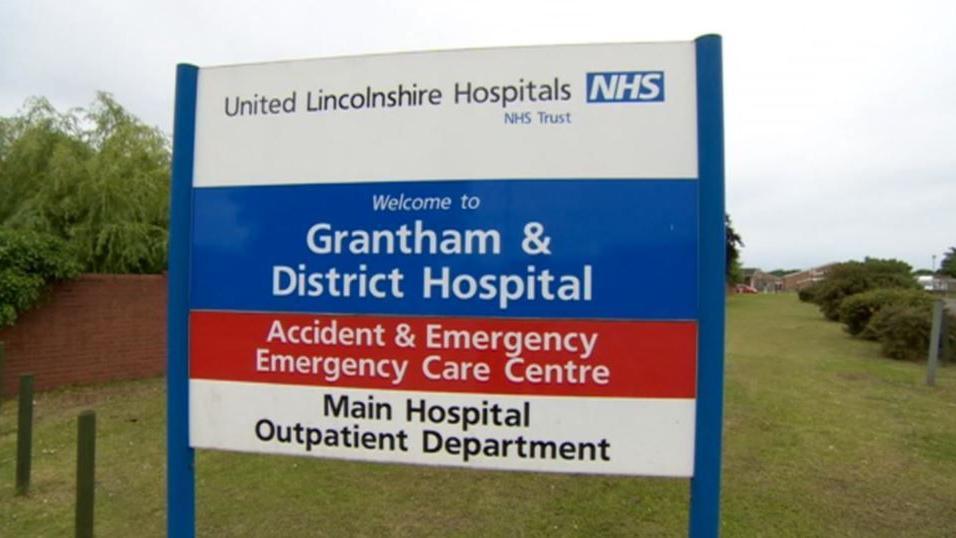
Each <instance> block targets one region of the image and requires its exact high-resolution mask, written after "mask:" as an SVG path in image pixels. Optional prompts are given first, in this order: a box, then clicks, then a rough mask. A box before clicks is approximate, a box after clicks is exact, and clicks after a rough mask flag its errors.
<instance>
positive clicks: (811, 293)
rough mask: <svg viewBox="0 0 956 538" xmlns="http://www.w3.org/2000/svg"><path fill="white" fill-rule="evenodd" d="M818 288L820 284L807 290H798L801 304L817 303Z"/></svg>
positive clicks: (806, 288) (813, 285)
mask: <svg viewBox="0 0 956 538" xmlns="http://www.w3.org/2000/svg"><path fill="white" fill-rule="evenodd" d="M817 286H818V284H811V285H809V286H807V287H805V288H802V289H800V290H797V297H798V298H799V299H800V301H801V302H804V303H815V302H817V298H816V295H817Z"/></svg>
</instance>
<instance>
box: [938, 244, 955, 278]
mask: <svg viewBox="0 0 956 538" xmlns="http://www.w3.org/2000/svg"><path fill="white" fill-rule="evenodd" d="M939 272H940V273H942V274H944V275H946V276H951V277H953V278H956V247H950V249H949V252H947V253H946V254H945V255H943V263H941V264H940V266H939Z"/></svg>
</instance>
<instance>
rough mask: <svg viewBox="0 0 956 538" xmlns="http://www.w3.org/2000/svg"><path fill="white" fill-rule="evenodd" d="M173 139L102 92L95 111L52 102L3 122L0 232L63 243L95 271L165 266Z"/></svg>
mask: <svg viewBox="0 0 956 538" xmlns="http://www.w3.org/2000/svg"><path fill="white" fill-rule="evenodd" d="M169 163H170V149H169V141H168V139H167V137H166V136H165V135H164V134H163V133H162V132H161V131H159V130H158V129H156V128H154V127H149V126H147V125H145V124H143V123H142V122H141V121H139V120H138V119H137V118H136V117H135V116H133V115H132V114H130V113H129V112H127V111H126V110H125V109H124V108H123V107H122V106H121V105H119V103H117V102H116V101H115V100H114V99H113V98H112V96H110V95H109V94H106V93H99V94H98V95H97V97H96V100H95V101H94V102H93V104H92V105H91V106H90V107H89V108H88V109H85V110H84V109H72V110H69V111H67V112H62V113H61V112H58V111H57V110H56V109H54V108H53V107H52V106H51V105H50V103H49V102H48V101H46V100H44V99H32V100H30V101H28V102H27V104H26V107H25V111H24V112H23V113H21V114H20V115H18V116H16V117H13V118H4V119H2V120H0V225H2V226H3V227H5V228H9V229H15V230H24V231H35V232H39V233H44V234H49V235H52V236H54V237H57V238H59V239H61V240H63V241H65V242H67V243H68V244H69V245H71V248H72V249H73V251H74V252H75V253H76V256H77V259H78V260H79V262H80V264H81V267H82V269H83V270H84V271H88V272H108V273H157V272H161V271H163V270H164V269H165V267H166V245H167V233H166V230H167V228H168V216H167V215H168V203H169V202H168V200H169Z"/></svg>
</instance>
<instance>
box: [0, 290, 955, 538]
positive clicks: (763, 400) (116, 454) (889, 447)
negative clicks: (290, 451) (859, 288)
mask: <svg viewBox="0 0 956 538" xmlns="http://www.w3.org/2000/svg"><path fill="white" fill-rule="evenodd" d="M727 346H728V358H727V383H726V417H725V418H726V420H725V427H724V447H725V450H724V489H723V529H724V535H725V536H867V537H869V536H900V535H906V536H956V368H951V367H950V368H944V369H942V371H941V374H940V376H939V379H938V385H937V387H935V388H929V387H926V386H925V385H924V384H923V376H924V374H925V369H924V366H923V365H919V364H912V363H901V362H895V361H891V360H888V359H883V358H881V357H879V350H878V347H877V346H876V345H874V344H872V343H870V342H863V341H860V340H854V339H851V338H849V337H847V336H845V335H844V334H843V333H842V331H841V328H840V326H839V325H838V324H835V323H828V322H825V321H824V320H823V319H822V318H821V317H820V315H819V314H818V313H817V312H816V310H815V308H814V307H812V306H809V305H806V304H801V303H799V302H798V301H797V300H796V298H795V297H794V296H792V295H779V296H768V295H752V296H735V297H733V298H731V300H730V302H729V305H728V339H727ZM164 405H165V400H164V388H163V382H162V381H161V380H147V381H141V382H134V383H121V384H113V385H108V386H101V387H94V388H81V389H70V390H63V391H57V392H52V393H46V394H41V395H38V397H37V399H36V411H35V413H36V426H35V441H34V462H33V484H32V489H31V492H30V494H29V496H27V497H22V498H20V497H14V496H13V489H14V452H15V444H16V439H15V431H14V429H15V427H14V424H15V420H16V402H15V401H11V400H6V401H4V402H3V403H2V408H0V536H4V537H6V536H30V537H33V536H67V535H70V534H72V524H73V488H74V483H73V480H74V472H75V468H74V467H75V445H74V443H75V435H76V415H77V414H78V413H79V412H80V411H81V410H83V409H87V408H94V409H96V411H97V424H98V428H99V429H98V438H97V443H98V445H97V449H98V462H97V464H98V467H97V491H96V494H97V499H96V530H97V533H98V535H99V536H137V537H138V538H142V537H149V536H162V535H163V533H164V525H165V511H164V510H165V509H164V503H165V500H164V475H163V467H164V461H165V460H164V458H165V455H164V453H165V451H164V432H165V418H164ZM196 466H197V514H198V516H197V520H198V527H199V534H200V535H201V536H281V537H283V538H291V537H295V536H353V535H357V536H379V535H397V536H422V535H428V536H449V535H453V536H552V535H558V536H597V535H600V536H679V535H682V534H685V533H686V524H687V494H688V482H687V481H686V480H664V479H649V478H620V477H581V476H562V475H545V474H531V473H503V472H482V471H468V470H459V469H443V468H426V467H412V466H399V465H375V464H361V463H348V462H340V461H332V460H318V459H308V458H293V457H282V456H256V455H246V454H233V453H224V452H210V451H203V452H200V453H199V454H198V456H197V462H196Z"/></svg>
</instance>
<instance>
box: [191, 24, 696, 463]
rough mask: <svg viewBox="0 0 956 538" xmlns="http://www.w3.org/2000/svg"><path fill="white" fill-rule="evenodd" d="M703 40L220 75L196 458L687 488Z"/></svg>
mask: <svg viewBox="0 0 956 538" xmlns="http://www.w3.org/2000/svg"><path fill="white" fill-rule="evenodd" d="M698 93H699V92H698V80H697V64H696V46H695V43H694V42H684V43H666V44H620V45H590V46H562V47H536V48H517V49H497V50H471V51H458V52H433V53H417V54H396V55H382V56H369V57H354V58H340V59H326V60H306V61H294V62H276V63H265V64H254V65H242V66H227V67H216V68H208V69H200V70H199V71H198V82H197V85H196V97H195V99H196V101H195V142H194V148H195V153H194V162H193V168H192V178H193V179H192V206H191V230H190V231H189V238H190V239H189V249H190V250H189V262H188V267H189V273H188V279H189V295H188V311H189V321H188V331H189V342H188V355H189V366H188V368H189V443H190V445H191V446H193V447H199V448H214V449H226V450H240V451H249V452H262V453H281V454H293V455H303V456H318V457H335V458H343V459H352V460H366V461H387V462H406V463H416V464H427V465H456V466H467V467H476V468H489V469H514V470H538V471H557V472H580V473H600V474H641V475H662V476H686V477H689V476H692V475H694V464H695V431H696V428H695V415H696V409H697V406H696V403H697V402H696V398H697V394H698V387H697V368H698V337H699V331H700V325H699V320H700V317H701V316H700V288H699V275H700V270H701V263H700V260H699V257H700V254H699V253H700V247H701V244H700V230H701V216H700V215H701V212H700V204H699V200H700V199H701V189H700V186H699V185H700V181H698V179H699V168H700V167H699V164H700V163H699V160H698V159H699V148H698V130H699V125H698V103H699V95H698Z"/></svg>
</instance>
